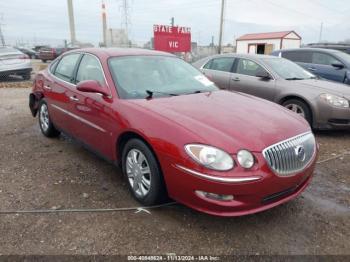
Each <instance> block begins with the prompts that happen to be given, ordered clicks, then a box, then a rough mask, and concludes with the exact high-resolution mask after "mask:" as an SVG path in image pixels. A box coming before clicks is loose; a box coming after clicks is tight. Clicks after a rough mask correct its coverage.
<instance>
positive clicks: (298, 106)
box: [282, 99, 312, 125]
mask: <svg viewBox="0 0 350 262" xmlns="http://www.w3.org/2000/svg"><path fill="white" fill-rule="evenodd" d="M282 105H283V106H284V107H285V108H287V109H289V110H291V111H293V112H294V113H296V114H298V115H299V116H301V117H303V118H305V119H306V121H307V122H309V124H310V125H312V114H311V110H310V108H309V106H308V105H307V104H306V103H305V102H303V101H301V100H299V99H290V100H287V101H285V102H284V103H283V104H282Z"/></svg>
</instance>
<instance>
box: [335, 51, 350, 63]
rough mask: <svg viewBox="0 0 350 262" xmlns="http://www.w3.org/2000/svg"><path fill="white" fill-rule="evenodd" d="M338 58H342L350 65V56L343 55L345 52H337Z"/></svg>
mask: <svg viewBox="0 0 350 262" xmlns="http://www.w3.org/2000/svg"><path fill="white" fill-rule="evenodd" d="M337 56H338V57H339V58H341V59H342V60H343V61H344V62H345V63H347V64H348V65H350V55H349V54H346V53H343V52H339V53H338V52H337Z"/></svg>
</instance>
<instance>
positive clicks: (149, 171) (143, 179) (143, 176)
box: [122, 139, 166, 206]
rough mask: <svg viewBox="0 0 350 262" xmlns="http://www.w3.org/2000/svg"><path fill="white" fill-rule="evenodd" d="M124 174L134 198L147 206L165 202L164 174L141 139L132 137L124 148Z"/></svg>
mask: <svg viewBox="0 0 350 262" xmlns="http://www.w3.org/2000/svg"><path fill="white" fill-rule="evenodd" d="M122 168H123V174H124V176H125V178H126V180H127V184H128V187H129V189H130V191H131V193H132V194H133V196H134V198H136V200H138V201H139V202H140V203H141V204H143V205H145V206H149V205H155V204H159V203H161V202H163V201H164V200H165V197H166V189H165V183H164V180H163V175H162V172H161V169H160V167H159V164H158V162H157V159H156V157H155V156H154V154H153V152H152V151H151V150H150V149H149V147H148V146H147V145H146V144H145V143H144V142H143V141H141V140H140V139H131V140H130V141H128V142H127V143H126V145H125V147H124V149H123V154H122Z"/></svg>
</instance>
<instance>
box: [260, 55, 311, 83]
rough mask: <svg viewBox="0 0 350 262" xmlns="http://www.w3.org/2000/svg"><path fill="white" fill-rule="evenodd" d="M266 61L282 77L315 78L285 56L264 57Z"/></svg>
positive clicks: (293, 78)
mask: <svg viewBox="0 0 350 262" xmlns="http://www.w3.org/2000/svg"><path fill="white" fill-rule="evenodd" d="M263 60H264V62H265V63H266V64H267V65H268V66H270V67H271V69H272V70H273V71H274V72H275V73H276V74H277V75H279V76H280V77H282V78H284V79H286V80H303V79H311V78H315V76H314V75H313V74H311V73H310V72H308V71H306V70H305V69H303V68H302V67H301V66H299V65H297V64H295V63H293V62H291V61H289V60H287V59H284V58H264V59H263Z"/></svg>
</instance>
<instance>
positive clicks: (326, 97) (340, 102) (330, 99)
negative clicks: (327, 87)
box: [320, 94, 349, 108]
mask: <svg viewBox="0 0 350 262" xmlns="http://www.w3.org/2000/svg"><path fill="white" fill-rule="evenodd" d="M320 98H321V100H323V101H325V102H326V103H328V104H330V105H332V106H336V107H343V108H348V107H349V101H348V100H346V99H345V98H342V97H340V96H336V95H331V94H322V95H320Z"/></svg>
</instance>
